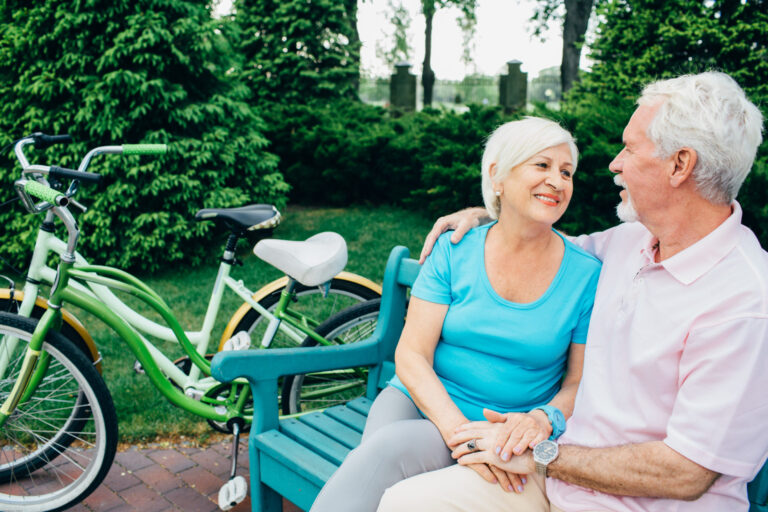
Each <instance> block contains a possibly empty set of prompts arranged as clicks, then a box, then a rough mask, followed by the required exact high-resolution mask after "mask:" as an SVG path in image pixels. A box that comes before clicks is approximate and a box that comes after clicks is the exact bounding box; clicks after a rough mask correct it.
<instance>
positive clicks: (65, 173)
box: [48, 165, 101, 183]
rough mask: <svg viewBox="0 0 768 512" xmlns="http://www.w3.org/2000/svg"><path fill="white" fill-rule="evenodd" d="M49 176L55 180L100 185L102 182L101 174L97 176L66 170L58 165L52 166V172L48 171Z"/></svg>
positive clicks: (91, 173)
mask: <svg viewBox="0 0 768 512" xmlns="http://www.w3.org/2000/svg"><path fill="white" fill-rule="evenodd" d="M48 176H51V177H54V178H66V179H74V180H80V181H88V182H91V183H99V182H100V181H101V174H96V173H95V172H82V171H76V170H74V169H66V168H64V167H59V166H56V165H52V166H51V168H50V170H49V171H48Z"/></svg>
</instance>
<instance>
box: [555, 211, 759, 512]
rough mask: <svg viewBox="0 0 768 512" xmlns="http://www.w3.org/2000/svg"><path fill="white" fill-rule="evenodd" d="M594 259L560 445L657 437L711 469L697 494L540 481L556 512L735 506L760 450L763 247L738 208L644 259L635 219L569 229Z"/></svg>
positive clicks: (703, 510) (644, 242) (670, 511)
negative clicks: (593, 282)
mask: <svg viewBox="0 0 768 512" xmlns="http://www.w3.org/2000/svg"><path fill="white" fill-rule="evenodd" d="M574 242H576V243H577V244H579V245H581V246H582V247H584V248H585V249H587V250H588V251H591V252H592V253H594V254H595V255H596V256H597V257H598V258H600V259H601V260H602V261H603V268H602V272H601V274H600V281H599V283H598V286H597V297H596V299H595V305H594V310H593V314H592V320H591V324H590V328H589V334H588V337H587V348H586V358H585V362H584V376H583V378H582V381H581V386H580V387H579V391H578V393H577V396H576V403H575V410H574V414H573V416H572V417H571V418H570V419H569V420H568V425H567V430H566V432H565V434H564V435H563V436H562V437H561V438H560V443H561V444H576V445H581V446H591V447H605V446H616V445H621V444H627V443H643V442H648V441H659V440H663V441H664V443H666V444H667V445H668V446H669V447H670V448H672V449H673V450H675V451H677V452H678V453H680V454H682V455H684V456H685V457H687V458H689V459H690V460H692V461H694V462H696V463H698V464H700V465H702V466H704V467H706V468H708V469H711V470H712V471H716V472H718V473H721V474H722V476H721V477H720V478H718V479H717V480H716V481H715V483H714V485H713V486H712V487H711V488H710V489H709V491H708V492H707V493H706V494H705V495H704V496H702V497H701V498H700V499H699V500H697V501H694V502H685V501H679V500H662V499H649V498H630V497H622V496H614V495H609V494H603V493H600V492H596V491H592V490H589V489H585V488H582V487H579V486H576V485H572V484H568V483H565V482H562V481H559V480H556V479H552V478H550V479H548V480H547V494H548V496H549V499H550V501H551V502H552V503H553V504H554V505H556V506H557V507H560V508H562V509H563V510H565V511H566V512H579V511H594V510H600V511H602V510H610V511H616V512H621V511H648V512H656V511H658V512H662V511H663V512H684V511H696V512H707V511H711V512H724V511H728V512H736V511H746V510H747V509H748V508H749V503H748V501H747V491H746V485H747V482H749V481H750V480H752V478H754V476H755V475H756V474H757V472H758V470H759V469H760V467H761V466H762V464H763V463H764V462H765V461H766V457H767V456H768V254H766V252H765V251H763V250H762V249H761V248H760V244H759V243H758V241H757V239H756V238H755V236H754V234H753V233H752V232H751V231H750V230H749V229H747V228H746V227H744V226H742V225H741V208H740V206H739V205H738V203H735V202H734V204H733V213H732V215H731V216H730V217H729V218H728V219H727V220H726V221H725V222H724V223H723V224H721V225H720V226H719V227H718V228H717V229H716V230H715V231H713V232H712V233H710V234H709V235H708V236H707V237H705V238H703V239H702V240H700V241H699V242H697V243H696V244H694V245H693V246H691V247H689V248H687V249H685V250H684V251H682V252H680V253H678V254H676V255H675V256H673V257H671V258H669V259H667V260H665V261H663V262H661V263H654V253H655V251H656V249H655V248H654V247H653V246H654V243H655V240H654V238H653V236H652V235H651V233H650V232H649V231H648V230H647V229H646V228H645V227H644V226H642V225H641V224H639V223H629V224H622V225H620V226H617V227H615V228H612V229H609V230H607V231H604V232H602V233H596V234H593V235H588V236H587V235H585V236H582V237H579V238H577V239H575V240H574Z"/></svg>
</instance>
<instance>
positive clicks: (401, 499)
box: [378, 464, 562, 512]
mask: <svg viewBox="0 0 768 512" xmlns="http://www.w3.org/2000/svg"><path fill="white" fill-rule="evenodd" d="M405 511H418V512H431V511H435V512H497V511H498V512H562V511H561V510H560V509H558V508H556V507H553V506H550V504H549V501H548V500H547V495H546V490H545V484H544V478H543V477H541V476H539V475H537V474H532V475H528V483H527V484H526V485H525V490H524V491H523V492H522V493H516V492H505V491H504V490H502V488H501V486H500V485H499V484H491V483H488V482H487V481H485V480H484V479H483V478H482V477H481V476H480V475H479V474H477V472H475V470H473V469H471V468H467V467H464V466H459V465H458V464H456V465H453V466H450V467H447V468H445V469H440V470H437V471H430V472H429V473H424V474H421V475H418V476H414V477H411V478H409V479H407V480H403V481H401V482H399V483H397V484H395V485H393V486H392V487H390V488H389V489H387V491H386V492H385V493H384V497H383V498H382V499H381V502H380V503H379V509H378V512H405Z"/></svg>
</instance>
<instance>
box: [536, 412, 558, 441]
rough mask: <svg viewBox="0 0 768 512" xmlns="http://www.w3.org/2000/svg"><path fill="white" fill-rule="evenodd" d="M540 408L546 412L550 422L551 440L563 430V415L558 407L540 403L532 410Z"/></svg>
mask: <svg viewBox="0 0 768 512" xmlns="http://www.w3.org/2000/svg"><path fill="white" fill-rule="evenodd" d="M536 409H541V410H542V411H544V413H546V415H547V418H549V423H550V424H552V435H550V436H549V439H550V440H551V441H554V440H555V439H557V438H558V437H560V436H561V435H563V432H565V416H563V413H562V411H561V410H560V409H558V408H557V407H554V406H552V405H541V406H539V407H535V408H534V410H536Z"/></svg>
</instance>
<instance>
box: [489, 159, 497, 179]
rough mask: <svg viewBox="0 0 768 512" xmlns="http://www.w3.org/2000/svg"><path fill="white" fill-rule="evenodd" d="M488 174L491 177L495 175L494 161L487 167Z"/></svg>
mask: <svg viewBox="0 0 768 512" xmlns="http://www.w3.org/2000/svg"><path fill="white" fill-rule="evenodd" d="M488 174H489V175H490V176H491V179H493V177H494V176H496V162H494V163H492V164H491V166H490V167H489V168H488Z"/></svg>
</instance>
